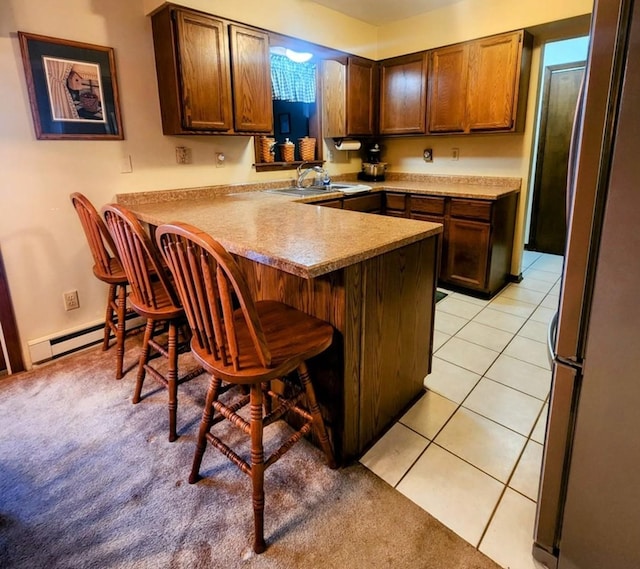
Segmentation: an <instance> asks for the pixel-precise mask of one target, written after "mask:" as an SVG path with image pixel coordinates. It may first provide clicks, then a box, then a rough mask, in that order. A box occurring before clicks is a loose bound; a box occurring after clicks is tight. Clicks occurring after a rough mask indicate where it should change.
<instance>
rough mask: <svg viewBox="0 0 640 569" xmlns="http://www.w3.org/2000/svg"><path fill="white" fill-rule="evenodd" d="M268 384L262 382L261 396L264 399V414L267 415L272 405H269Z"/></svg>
mask: <svg viewBox="0 0 640 569" xmlns="http://www.w3.org/2000/svg"><path fill="white" fill-rule="evenodd" d="M269 388H270V382H269V381H264V382H262V394H263V395H262V396H263V399H264V402H263V405H264V414H265V415H268V414H269V413H271V409H272V405H271V396H270V395H269Z"/></svg>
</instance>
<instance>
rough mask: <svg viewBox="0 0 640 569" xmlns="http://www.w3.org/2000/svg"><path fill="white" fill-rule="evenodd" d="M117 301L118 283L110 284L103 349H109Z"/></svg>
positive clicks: (104, 350)
mask: <svg viewBox="0 0 640 569" xmlns="http://www.w3.org/2000/svg"><path fill="white" fill-rule="evenodd" d="M115 301H116V285H115V284H110V285H109V291H108V292H107V311H106V313H105V315H104V338H103V340H102V351H103V352H106V351H107V350H108V349H109V338H110V336H111V326H112V325H113V304H114V303H115Z"/></svg>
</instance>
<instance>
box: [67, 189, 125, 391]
mask: <svg viewBox="0 0 640 569" xmlns="http://www.w3.org/2000/svg"><path fill="white" fill-rule="evenodd" d="M70 198H71V203H72V204H73V207H74V208H75V210H76V212H77V214H78V217H79V218H80V223H81V224H82V229H83V230H84V234H85V236H86V238H87V243H88V245H89V250H90V251H91V255H92V256H93V263H94V264H93V274H94V275H95V276H96V277H97V278H98V279H100V280H101V281H103V282H105V283H107V284H108V285H109V291H108V293H107V310H106V314H105V317H104V340H103V342H102V349H103V350H108V349H109V340H110V337H111V333H113V335H114V336H115V339H116V343H115V345H116V379H122V376H123V370H122V367H123V360H124V338H125V318H126V314H127V284H128V281H127V275H126V274H125V272H124V269H123V268H122V264H121V263H120V259H119V258H118V255H117V252H116V246H115V244H114V243H113V239H111V235H110V234H109V231H108V230H107V227H106V226H105V224H104V221H102V218H101V217H100V215H99V214H98V212H97V211H96V208H95V207H93V204H92V203H91V202H90V201H89V200H88V199H87V198H86V197H85V196H84V195H83V194H81V193H79V192H75V193H73V194H71V196H70ZM114 317H115V319H114Z"/></svg>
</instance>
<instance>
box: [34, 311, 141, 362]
mask: <svg viewBox="0 0 640 569" xmlns="http://www.w3.org/2000/svg"><path fill="white" fill-rule="evenodd" d="M144 324H145V320H144V319H143V318H140V316H138V315H137V314H136V313H130V314H127V317H126V318H125V327H126V329H127V330H133V329H134V328H139V327H141V326H144ZM103 338H104V321H102V322H97V323H95V324H91V325H89V326H86V327H84V328H81V329H78V330H73V331H70V332H65V333H63V334H60V335H58V336H52V337H49V338H39V339H37V340H31V341H30V342H28V346H29V355H30V356H31V363H32V364H39V363H44V362H46V361H49V360H54V359H56V358H61V357H62V356H66V355H68V354H72V353H73V352H77V351H79V350H84V349H85V348H89V347H91V346H94V345H96V344H100V343H101V342H102V340H103ZM111 338H112V340H111V341H112V342H115V338H114V336H113V334H111Z"/></svg>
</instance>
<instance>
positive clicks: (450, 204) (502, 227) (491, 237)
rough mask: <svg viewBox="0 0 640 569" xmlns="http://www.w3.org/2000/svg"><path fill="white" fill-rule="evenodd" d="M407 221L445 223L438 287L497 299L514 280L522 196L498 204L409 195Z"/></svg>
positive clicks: (515, 195) (440, 245) (496, 202)
mask: <svg viewBox="0 0 640 569" xmlns="http://www.w3.org/2000/svg"><path fill="white" fill-rule="evenodd" d="M408 199H409V204H408V211H409V217H411V218H412V219H421V220H424V221H431V222H433V223H442V224H443V225H444V231H443V235H442V239H441V242H440V244H439V246H438V248H439V249H438V256H439V258H440V264H439V270H440V271H439V276H438V281H439V283H441V284H442V285H443V286H450V287H454V288H456V287H457V288H462V289H464V290H466V291H470V292H475V293H479V294H481V295H482V296H488V297H489V296H493V295H494V294H495V293H496V292H498V291H499V290H500V289H501V288H502V287H503V286H504V285H505V284H507V282H508V281H509V276H510V274H511V253H512V248H513V235H514V230H515V220H516V208H517V203H518V194H510V195H507V196H504V197H501V198H499V199H497V200H482V199H469V198H465V199H462V198H451V197H441V196H428V195H423V194H420V195H417V194H411V195H410V196H408Z"/></svg>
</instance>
